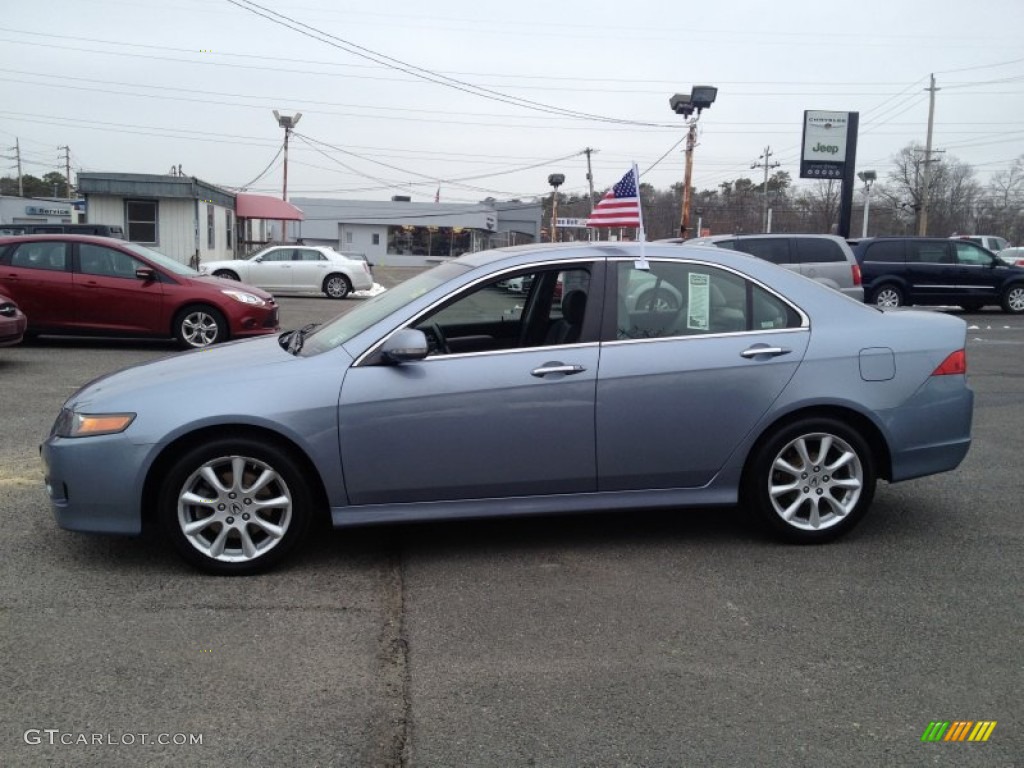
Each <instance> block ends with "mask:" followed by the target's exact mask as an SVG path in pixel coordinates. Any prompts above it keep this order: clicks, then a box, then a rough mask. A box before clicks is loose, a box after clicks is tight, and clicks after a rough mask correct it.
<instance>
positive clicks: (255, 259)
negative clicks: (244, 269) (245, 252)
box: [252, 256, 263, 264]
mask: <svg viewBox="0 0 1024 768" xmlns="http://www.w3.org/2000/svg"><path fill="white" fill-rule="evenodd" d="M252 260H253V262H255V263H256V264H259V263H260V262H261V261H263V257H262V256H253V257H252Z"/></svg>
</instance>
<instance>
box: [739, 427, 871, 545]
mask: <svg viewBox="0 0 1024 768" xmlns="http://www.w3.org/2000/svg"><path fill="white" fill-rule="evenodd" d="M874 494H875V467H874V461H873V457H872V455H871V449H870V448H869V447H868V444H867V442H866V441H865V440H864V438H863V437H861V435H860V434H859V433H857V432H856V431H854V430H853V429H851V428H850V427H848V426H847V425H846V424H844V423H843V422H840V421H836V420H835V419H830V418H813V419H802V420H800V421H798V422H795V423H793V424H789V425H787V426H785V427H782V428H781V429H779V430H778V431H777V432H776V433H775V434H773V435H772V436H771V437H770V438H769V439H768V440H766V441H765V442H763V443H762V444H761V445H760V446H759V448H758V449H757V450H756V451H755V452H754V454H753V456H752V457H751V460H750V463H749V464H748V466H747V471H746V473H745V475H744V488H743V497H744V503H745V504H746V505H748V506H751V507H752V508H753V511H754V512H755V513H757V515H758V516H759V517H760V518H761V520H762V522H764V523H765V524H766V525H767V526H768V528H769V529H770V530H771V531H772V532H773V533H775V534H776V535H777V536H779V537H780V538H783V539H785V540H787V541H791V542H795V543H798V544H814V543H818V542H824V541H830V540H832V539H835V538H837V537H839V536H842V535H843V534H845V533H846V532H848V531H849V530H850V529H851V528H853V527H854V526H855V525H857V523H859V522H860V520H861V519H862V518H863V517H864V515H865V514H866V513H867V510H868V508H869V507H870V506H871V500H872V499H873V498H874Z"/></svg>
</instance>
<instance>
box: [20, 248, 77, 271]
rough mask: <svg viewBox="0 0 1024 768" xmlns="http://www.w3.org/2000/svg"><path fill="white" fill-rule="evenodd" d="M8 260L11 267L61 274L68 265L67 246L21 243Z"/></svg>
mask: <svg viewBox="0 0 1024 768" xmlns="http://www.w3.org/2000/svg"><path fill="white" fill-rule="evenodd" d="M10 259H11V260H10V265H11V266H12V267H25V268H28V269H46V270H50V271H53V272H63V271H64V270H66V269H67V263H68V260H67V246H66V245H65V244H64V243H48V242H34V243H22V244H21V245H18V246H17V247H16V249H15V251H14V253H13V254H12V255H11V257H10Z"/></svg>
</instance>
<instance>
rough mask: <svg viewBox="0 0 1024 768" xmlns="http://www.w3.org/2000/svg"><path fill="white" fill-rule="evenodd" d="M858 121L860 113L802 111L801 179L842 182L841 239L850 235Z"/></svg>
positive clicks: (840, 207)
mask: <svg viewBox="0 0 1024 768" xmlns="http://www.w3.org/2000/svg"><path fill="white" fill-rule="evenodd" d="M859 122H860V113H859V112H822V111H820V110H806V111H805V112H804V138H803V142H802V151H801V154H800V178H801V179H820V180H828V181H834V180H838V181H841V182H842V185H843V186H842V192H841V194H840V198H839V229H838V231H837V234H838V235H839V236H840V237H849V236H850V219H851V214H852V211H853V183H854V177H855V171H856V166H857V127H858V124H859Z"/></svg>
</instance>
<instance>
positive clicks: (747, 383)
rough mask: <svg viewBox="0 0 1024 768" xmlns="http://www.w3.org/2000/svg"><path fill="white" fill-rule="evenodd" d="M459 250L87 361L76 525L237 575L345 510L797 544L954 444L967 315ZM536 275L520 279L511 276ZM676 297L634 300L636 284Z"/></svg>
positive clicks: (52, 452)
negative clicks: (736, 523) (269, 313)
mask: <svg viewBox="0 0 1024 768" xmlns="http://www.w3.org/2000/svg"><path fill="white" fill-rule="evenodd" d="M645 256H646V260H642V259H641V258H640V257H641V253H640V251H639V250H638V248H637V246H635V245H633V244H627V245H623V244H580V245H574V246H547V245H535V246H527V247H519V248H512V249H505V250H494V251H485V252H481V253H474V254H470V255H466V256H463V257H461V258H459V259H456V260H453V261H450V262H447V263H444V264H442V265H440V266H438V267H436V268H435V269H432V270H430V271H428V272H424V273H422V274H420V275H418V276H416V277H414V278H412V279H410V280H408V281H407V282H405V283H402V284H400V285H398V286H397V287H395V288H393V289H391V290H389V291H387V292H386V293H383V294H380V295H378V296H377V297H375V298H373V299H371V300H368V301H366V302H364V303H361V304H360V306H358V307H357V308H355V309H354V310H353V311H352V312H350V313H348V314H346V315H343V316H341V317H338V318H337V319H335V320H333V321H332V322H330V323H327V324H326V325H323V326H321V327H317V328H303V329H299V330H294V331H289V332H286V333H284V334H282V335H281V336H279V337H271V338H266V339H257V340H253V341H245V342H239V343H236V344H229V345H226V346H223V347H218V348H213V349H210V350H204V351H201V352H195V353H185V354H182V355H179V356H177V357H173V358H168V359H165V360H162V361H159V362H155V363H149V364H147V365H142V366H138V367H135V368H130V369H128V370H125V371H122V372H120V373H115V374H112V375H110V376H107V377H105V378H102V379H100V380H98V381H95V382H93V383H91V384H89V385H87V386H86V387H84V388H83V389H81V390H80V391H78V392H76V393H75V394H74V395H72V396H71V397H70V398H69V399H68V401H67V402H66V403H65V405H64V407H63V409H62V410H61V412H60V414H59V416H58V418H57V421H56V423H55V425H54V427H53V430H52V433H51V435H50V436H49V438H48V439H47V440H46V442H45V444H44V446H43V453H42V455H43V461H44V464H45V476H46V487H47V491H48V493H49V496H50V499H51V502H52V506H53V509H54V512H55V514H56V518H57V521H58V523H59V524H60V525H61V526H63V527H65V528H69V529H72V530H77V531H87V532H96V533H120V534H136V533H139V532H140V531H141V530H142V528H143V526H144V525H147V524H150V523H153V524H155V525H158V526H160V527H161V528H162V530H163V531H164V533H165V535H166V536H167V538H168V539H169V540H170V541H171V542H172V543H173V544H174V546H175V547H176V548H177V549H178V551H179V552H180V553H181V554H182V555H183V556H184V557H185V558H186V559H187V560H189V561H190V562H192V563H193V564H195V565H196V566H198V567H200V568H203V569H206V570H208V571H213V572H217V573H226V574H242V573H252V572H256V571H260V570H263V569H266V568H268V567H270V566H271V565H273V564H275V563H276V562H278V561H279V560H280V559H281V558H283V557H285V556H286V555H287V554H289V553H290V552H292V551H294V549H295V548H296V547H297V545H298V544H299V543H300V541H301V540H302V538H303V536H304V534H305V533H306V531H307V529H308V528H309V527H310V525H311V524H312V523H313V522H314V521H315V520H316V519H318V518H324V519H327V520H329V521H331V522H332V523H333V524H334V525H335V526H348V525H363V524H368V523H392V522H401V521H412V520H426V519H431V520H436V519H453V518H469V517H488V516H499V515H534V514H549V513H565V512H581V511H587V510H611V509H630V510H637V509H647V508H650V509H653V508H672V509H681V508H684V507H694V506H701V507H706V506H709V505H732V504H737V503H739V504H741V505H742V506H743V507H744V508H746V509H748V510H749V511H750V512H752V513H753V514H754V515H755V516H756V517H757V518H758V519H759V520H760V521H761V523H763V524H764V525H765V526H766V527H767V529H768V530H770V531H772V532H774V533H775V534H776V535H778V536H780V537H782V538H784V539H786V540H789V541H794V542H803V543H817V542H825V541H828V540H831V539H834V538H836V537H837V536H840V535H842V534H844V533H846V532H848V531H849V530H851V529H852V528H853V527H854V526H855V525H857V523H858V522H859V521H860V520H861V519H862V518H863V517H864V515H865V513H866V512H867V511H868V508H869V507H870V505H871V501H872V498H873V496H874V494H875V487H876V481H877V480H878V479H880V478H881V479H884V480H887V481H889V482H897V481H901V480H907V479H910V478H916V477H921V476H925V475H930V474H933V473H937V472H945V471H948V470H952V469H954V468H956V467H957V465H958V464H959V463H960V462H961V460H962V459H963V458H964V456H965V455H966V453H967V450H968V448H969V446H970V442H971V437H970V435H971V417H972V407H973V393H972V392H971V390H970V389H969V387H968V385H967V377H966V358H965V354H964V345H965V340H966V325H965V323H964V322H963V321H962V320H961V319H959V318H956V317H952V316H947V315H944V314H940V313H934V312H918V311H906V312H899V313H884V312H881V311H879V310H877V309H875V308H873V307H870V306H866V305H864V304H861V303H858V302H856V301H853V300H851V299H848V298H846V297H845V296H843V295H841V294H839V293H837V292H836V291H833V290H830V289H829V288H826V287H824V286H822V285H820V284H818V283H815V282H813V281H811V280H809V279H807V278H805V277H802V276H800V275H798V274H795V273H793V272H790V271H788V270H785V269H782V268H780V267H777V266H775V265H773V264H770V263H768V262H763V261H759V260H756V259H751V258H749V257H748V256H745V255H742V254H735V253H732V252H729V251H725V250H718V249H708V248H699V247H690V246H678V245H656V244H648V245H647V247H646V252H645ZM517 278H523V283H524V284H528V285H529V288H528V292H527V293H526V294H525V296H517V297H511V296H509V295H508V294H507V293H505V292H503V291H500V290H496V285H497V283H498V282H499V281H505V280H511V279H517ZM638 286H643V287H644V290H654V291H655V293H654V294H652V296H657V295H658V292H659V291H662V290H663V291H665V292H666V295H671V296H672V297H673V302H662V303H659V302H657V301H656V300H654V299H652V300H650V301H647V302H643V301H636V300H635V298H634V295H635V294H636V292H637V287H638Z"/></svg>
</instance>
